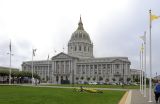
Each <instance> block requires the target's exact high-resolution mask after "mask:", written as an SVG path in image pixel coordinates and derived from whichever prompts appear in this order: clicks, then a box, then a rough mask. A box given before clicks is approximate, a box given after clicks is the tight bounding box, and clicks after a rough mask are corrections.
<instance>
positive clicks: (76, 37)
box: [22, 18, 131, 84]
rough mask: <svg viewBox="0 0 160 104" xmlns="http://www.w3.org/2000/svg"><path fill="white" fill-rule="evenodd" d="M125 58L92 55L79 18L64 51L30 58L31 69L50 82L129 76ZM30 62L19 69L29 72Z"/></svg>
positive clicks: (98, 79)
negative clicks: (44, 58) (48, 57)
mask: <svg viewBox="0 0 160 104" xmlns="http://www.w3.org/2000/svg"><path fill="white" fill-rule="evenodd" d="M130 64H131V63H130V61H129V60H128V57H105V58H95V57H94V56H93V43H92V42H91V39H90V37H89V34H88V33H87V32H86V31H85V30H84V28H83V23H82V20H81V18H80V21H79V23H78V28H77V30H76V31H75V32H74V33H73V34H72V36H71V39H70V40H69V42H68V54H67V53H63V52H61V53H59V54H57V55H55V56H53V57H52V58H51V60H48V61H47V60H42V61H33V70H34V72H35V73H37V74H39V75H40V76H41V78H43V79H44V80H46V79H47V77H48V76H49V80H50V82H52V83H58V84H60V83H62V82H64V81H69V82H70V83H84V82H91V81H94V82H120V81H122V80H123V81H124V82H126V81H127V78H130V77H131V76H130V73H131V72H130ZM31 66H32V61H26V62H23V63H22V70H24V71H31V69H32V68H31Z"/></svg>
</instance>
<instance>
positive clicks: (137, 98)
mask: <svg viewBox="0 0 160 104" xmlns="http://www.w3.org/2000/svg"><path fill="white" fill-rule="evenodd" d="M152 101H153V102H148V89H147V97H143V95H142V94H141V93H140V91H139V90H132V96H131V104H156V102H155V99H154V93H153V92H152Z"/></svg>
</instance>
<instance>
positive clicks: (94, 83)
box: [89, 82, 97, 85]
mask: <svg viewBox="0 0 160 104" xmlns="http://www.w3.org/2000/svg"><path fill="white" fill-rule="evenodd" d="M89 84H93V85H97V82H89Z"/></svg>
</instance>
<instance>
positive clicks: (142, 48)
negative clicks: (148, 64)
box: [141, 43, 144, 52]
mask: <svg viewBox="0 0 160 104" xmlns="http://www.w3.org/2000/svg"><path fill="white" fill-rule="evenodd" d="M143 50H144V47H143V43H142V46H141V51H142V52H143Z"/></svg>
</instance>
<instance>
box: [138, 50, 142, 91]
mask: <svg viewBox="0 0 160 104" xmlns="http://www.w3.org/2000/svg"><path fill="white" fill-rule="evenodd" d="M139 56H140V93H142V86H141V50H140V55H139Z"/></svg>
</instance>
